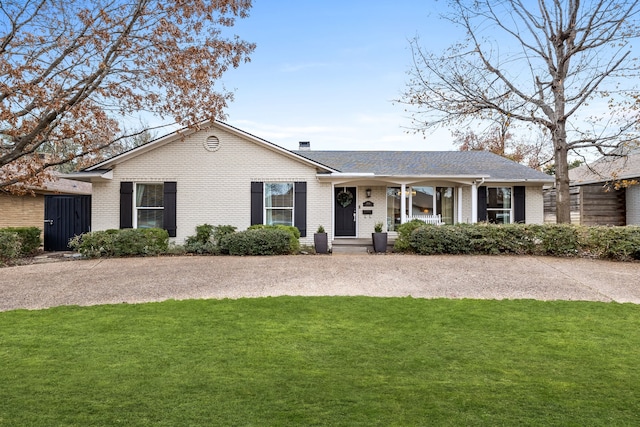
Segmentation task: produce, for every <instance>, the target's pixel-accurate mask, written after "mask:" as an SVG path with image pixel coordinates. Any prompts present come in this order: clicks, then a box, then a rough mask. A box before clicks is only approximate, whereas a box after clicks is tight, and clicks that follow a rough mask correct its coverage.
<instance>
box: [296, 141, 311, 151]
mask: <svg viewBox="0 0 640 427" xmlns="http://www.w3.org/2000/svg"><path fill="white" fill-rule="evenodd" d="M299 150H300V151H309V150H311V142H309V141H300V145H299Z"/></svg>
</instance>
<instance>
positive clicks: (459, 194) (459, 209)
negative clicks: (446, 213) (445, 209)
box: [458, 187, 462, 223]
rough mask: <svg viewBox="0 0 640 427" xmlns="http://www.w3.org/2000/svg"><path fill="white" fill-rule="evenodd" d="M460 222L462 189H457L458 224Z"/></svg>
mask: <svg viewBox="0 0 640 427" xmlns="http://www.w3.org/2000/svg"><path fill="white" fill-rule="evenodd" d="M461 222H462V187H458V223H461Z"/></svg>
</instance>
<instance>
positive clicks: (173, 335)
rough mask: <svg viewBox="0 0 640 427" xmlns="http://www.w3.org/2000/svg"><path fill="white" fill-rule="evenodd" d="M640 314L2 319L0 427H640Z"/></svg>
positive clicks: (242, 303)
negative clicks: (120, 426)
mask: <svg viewBox="0 0 640 427" xmlns="http://www.w3.org/2000/svg"><path fill="white" fill-rule="evenodd" d="M639 424H640V306H636V305H631V304H614V303H611V304H605V303H589V302H540V301H479V300H420V299H411V298H367V297H350V298H345V297H316V298H308V297H278V298H261V299H241V300H222V301H216V300H207V301H204V300H202V301H180V302H177V301H169V302H163V303H154V304H141V305H124V304H123V305H115V306H114V305H112V306H99V307H89V308H80V307H60V308H54V309H49V310H41V311H23V310H20V311H12V312H5V313H0V425H1V426H5V425H6V426H12V425H16V426H26V425H29V426H56V425H65V426H68V425H76V426H88V425H101V426H103V425H127V426H129V425H153V426H157V425H166V426H175V425H225V426H226V425H254V426H265V425H273V426H287V425H292V426H293V425H295V426H297V425H319V426H324V425H340V426H356V425H362V426H374V425H378V426H394V425H395V426H415V425H452V426H460V425H467V426H468V425H491V426H493V425H531V426H534V425H535V426H540V425H562V426H565V425H576V426H585V425H590V426H592V425H602V426H612V425H616V426H619V425H639Z"/></svg>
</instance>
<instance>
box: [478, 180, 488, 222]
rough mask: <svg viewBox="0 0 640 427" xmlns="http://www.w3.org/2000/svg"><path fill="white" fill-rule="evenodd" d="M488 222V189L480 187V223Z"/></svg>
mask: <svg viewBox="0 0 640 427" xmlns="http://www.w3.org/2000/svg"><path fill="white" fill-rule="evenodd" d="M486 220H487V187H485V186H482V187H478V222H483V221H486Z"/></svg>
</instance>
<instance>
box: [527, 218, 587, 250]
mask: <svg viewBox="0 0 640 427" xmlns="http://www.w3.org/2000/svg"><path fill="white" fill-rule="evenodd" d="M536 237H537V238H538V241H539V246H540V251H541V254H542V255H553V256H577V255H578V254H579V253H580V250H581V248H582V244H581V242H580V240H581V239H580V233H579V232H578V227H576V226H575V225H570V224H546V225H544V226H543V227H540V228H539V229H538V230H537V232H536Z"/></svg>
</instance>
